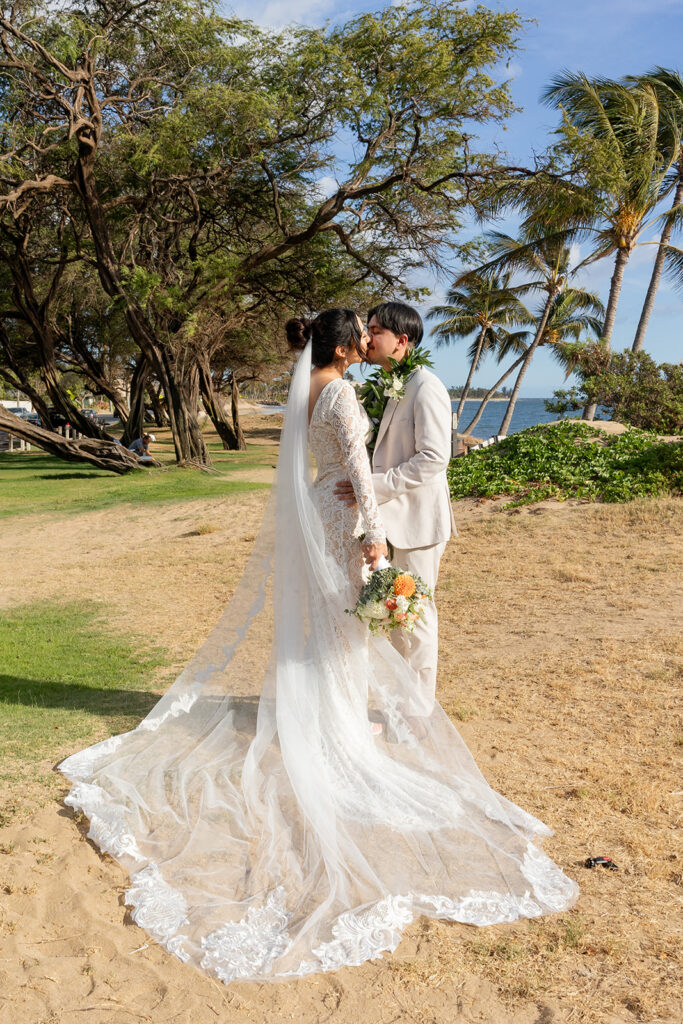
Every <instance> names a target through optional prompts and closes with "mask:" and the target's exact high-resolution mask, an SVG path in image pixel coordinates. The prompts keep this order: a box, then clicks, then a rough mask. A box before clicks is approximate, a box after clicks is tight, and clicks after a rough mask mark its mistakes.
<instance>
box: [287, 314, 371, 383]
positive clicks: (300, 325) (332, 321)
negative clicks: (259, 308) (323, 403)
mask: <svg viewBox="0 0 683 1024" xmlns="http://www.w3.org/2000/svg"><path fill="white" fill-rule="evenodd" d="M285 331H286V333H287V340H288V341H289V347H290V348H293V349H296V350H301V349H303V348H305V347H306V342H307V341H309V339H312V341H313V346H312V352H311V361H312V363H313V365H314V366H317V367H318V369H319V370H322V368H323V367H324V366H329V365H330V363H332V362H334V358H335V351H336V348H337V346H338V345H341V346H342V348H345V349H349V348H354V349H355V350H356V352H358V354H359V355H362V352H361V347H360V345H361V329H360V322H359V320H358V314H357V313H354V311H353V310H352V309H324V310H323V312H322V313H318V315H317V317H316V318H315V320H311V321H310V322H309V321H308V320H301V319H293V320H288V321H287V323H286V324H285Z"/></svg>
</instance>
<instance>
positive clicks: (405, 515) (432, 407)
mask: <svg viewBox="0 0 683 1024" xmlns="http://www.w3.org/2000/svg"><path fill="white" fill-rule="evenodd" d="M368 333H369V335H370V341H369V343H368V352H367V358H368V360H369V361H370V362H372V363H374V364H376V365H378V366H381V367H382V369H385V370H391V363H390V362H389V360H390V359H395V360H396V362H398V363H403V362H404V360H405V359H406V356H408V354H409V353H410V352H411V351H412V349H413V348H414V347H415V346H416V345H419V343H420V341H421V340H422V333H423V327H422V320H421V318H420V315H419V313H418V312H417V311H416V310H414V309H413V308H412V307H411V306H407V305H405V303H403V302H383V303H382V304H381V305H379V306H375V307H374V308H373V309H371V310H370V312H369V313H368ZM402 390H403V394H402V396H401V397H400V398H399V399H394V398H391V399H389V401H388V402H387V405H386V407H385V409H384V414H383V415H382V419H381V422H380V424H379V428H378V431H377V437H376V441H375V448H374V452H373V456H372V482H373V485H374V489H375V494H376V496H377V502H378V504H379V505H380V510H381V513H382V519H383V520H384V525H385V527H386V531H387V539H388V540H389V541H390V542H391V544H392V545H393V548H394V555H393V559H392V560H393V563H394V565H395V566H396V567H397V568H400V569H406V570H407V571H408V572H413V573H417V574H418V575H419V576H421V577H422V579H423V580H424V581H425V583H426V584H427V585H428V586H429V587H431V588H432V590H433V589H434V588H435V586H436V581H437V577H438V574H439V562H440V561H441V556H442V554H443V552H444V549H445V547H446V543H447V541H448V539H449V537H450V536H451V534H452V533H457V530H456V529H455V522H454V520H453V510H452V508H451V501H450V494H449V490H448V482H447V480H446V467H447V466H448V463H449V460H450V455H451V422H452V415H451V401H450V397H449V395H448V392H447V391H446V388H445V387H444V385H443V384H442V383H441V381H440V380H439V378H438V377H437V376H436V374H434V373H431V372H430V371H429V370H428V369H427V368H426V367H425V366H417V368H416V369H414V370H413V371H412V372H410V373H409V374H407V375H406V376H405V377H404V379H403V388H402ZM336 494H337V496H338V497H339V498H341V499H342V500H343V501H346V502H347V503H348V504H352V503H353V501H354V496H353V488H352V486H351V483H350V482H349V481H346V480H344V481H340V482H339V483H338V484H337V488H336ZM392 643H393V645H394V647H395V648H396V649H397V650H398V651H399V653H400V654H402V655H403V657H404V658H405V659H406V661H408V663H409V664H410V666H411V668H413V669H414V671H415V672H416V674H417V677H418V680H419V682H418V691H417V692H416V693H415V695H414V701H413V706H412V707H411V709H410V710H411V714H413V715H414V716H416V717H421V716H428V715H430V714H431V712H432V708H433V706H434V695H435V690H436V669H437V661H438V651H439V641H438V620H437V614H436V607H435V605H434V603H433V602H431V601H430V602H429V603H428V607H427V611H426V614H425V621H424V622H422V621H418V623H417V625H416V628H415V631H414V632H413V633H407V632H406V631H405V630H395V631H394V633H393V634H392Z"/></svg>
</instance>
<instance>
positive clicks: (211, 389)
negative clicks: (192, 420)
mask: <svg viewBox="0 0 683 1024" xmlns="http://www.w3.org/2000/svg"><path fill="white" fill-rule="evenodd" d="M197 369H198V371H199V388H200V391H201V395H202V401H203V403H204V408H205V409H206V413H207V416H208V417H209V419H210V420H211V422H212V423H213V425H214V429H215V431H216V433H217V434H218V436H219V437H220V439H221V441H222V442H223V447H224V448H225V449H226V451H230V452H236V451H240V450H241V451H244V450H245V449H246V447H247V445H246V441H245V440H244V435H243V434H242V430H241V428H240V426H239V412H238V411H237V422H236V426H235V414H236V410H237V397H236V393H235V392H236V388H235V383H234V377H233V390H232V419H233V422H232V423H231V422H230V421H229V420H228V417H227V413H226V411H225V405H224V402H223V396H222V395H221V394H220V392H219V391H217V390H216V387H215V386H214V383H213V377H212V376H211V367H210V366H209V359H208V355H207V354H206V353H205V352H201V353H200V354H199V357H198V361H197Z"/></svg>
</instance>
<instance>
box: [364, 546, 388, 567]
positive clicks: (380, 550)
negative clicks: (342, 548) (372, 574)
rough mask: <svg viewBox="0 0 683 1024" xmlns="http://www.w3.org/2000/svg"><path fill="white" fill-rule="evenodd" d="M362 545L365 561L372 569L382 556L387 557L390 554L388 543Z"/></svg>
mask: <svg viewBox="0 0 683 1024" xmlns="http://www.w3.org/2000/svg"><path fill="white" fill-rule="evenodd" d="M362 547H363V558H364V559H365V563H366V565H369V566H370V568H371V569H376V568H377V563H378V562H379V560H380V558H382V557H384V558H386V557H387V556H388V554H389V548H388V547H387V546H386V544H363V546H362Z"/></svg>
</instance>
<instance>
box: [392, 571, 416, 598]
mask: <svg viewBox="0 0 683 1024" xmlns="http://www.w3.org/2000/svg"><path fill="white" fill-rule="evenodd" d="M394 593H395V594H396V596H397V597H398V596H399V595H402V596H403V597H412V596H413V594H414V593H415V580H414V579H413V577H412V576H409V575H408V573H407V572H404V573H401V575H400V576H397V577H396V579H395V580H394Z"/></svg>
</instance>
